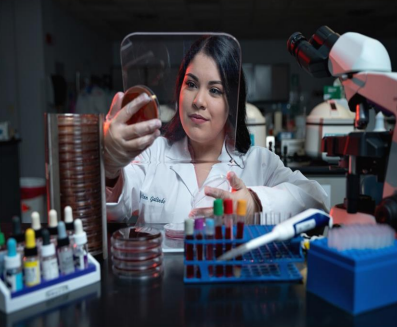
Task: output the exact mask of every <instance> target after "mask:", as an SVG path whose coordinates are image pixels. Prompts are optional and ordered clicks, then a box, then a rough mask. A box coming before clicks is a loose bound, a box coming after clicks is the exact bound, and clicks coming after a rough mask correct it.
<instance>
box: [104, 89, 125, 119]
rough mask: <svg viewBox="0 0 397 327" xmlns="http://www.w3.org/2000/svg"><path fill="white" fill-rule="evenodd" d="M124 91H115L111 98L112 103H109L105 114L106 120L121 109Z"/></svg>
mask: <svg viewBox="0 0 397 327" xmlns="http://www.w3.org/2000/svg"><path fill="white" fill-rule="evenodd" d="M123 97H124V93H123V92H117V93H116V94H115V95H114V97H113V100H112V104H111V105H110V109H109V112H108V113H107V115H106V121H110V120H112V119H113V118H114V117H115V116H116V115H117V113H118V112H119V111H120V110H121V103H122V102H123Z"/></svg>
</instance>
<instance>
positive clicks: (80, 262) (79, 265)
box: [73, 219, 88, 270]
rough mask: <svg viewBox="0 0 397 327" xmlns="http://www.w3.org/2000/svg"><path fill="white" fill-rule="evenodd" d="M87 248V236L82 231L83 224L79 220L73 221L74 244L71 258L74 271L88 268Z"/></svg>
mask: <svg viewBox="0 0 397 327" xmlns="http://www.w3.org/2000/svg"><path fill="white" fill-rule="evenodd" d="M87 253H88V246H87V234H86V233H85V232H84V231H83V224H82V222H81V220H80V219H76V220H75V221H74V244H73V257H74V264H75V266H76V269H79V270H82V269H86V268H87V267H88V258H87Z"/></svg>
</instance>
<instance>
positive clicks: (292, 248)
mask: <svg viewBox="0 0 397 327" xmlns="http://www.w3.org/2000/svg"><path fill="white" fill-rule="evenodd" d="M273 227H274V226H269V225H246V226H244V237H243V238H242V239H235V235H236V226H234V227H233V239H232V240H227V239H222V240H216V239H211V240H208V239H203V240H196V239H193V240H190V239H185V246H187V245H189V244H190V245H193V247H194V253H196V252H197V251H196V249H197V246H198V245H199V246H200V245H202V246H203V248H204V250H203V253H204V255H205V253H206V250H205V249H206V247H207V246H208V245H212V246H213V247H214V248H215V246H216V245H217V244H222V245H223V252H225V251H226V248H227V245H229V246H230V244H231V245H232V247H237V246H238V245H240V244H242V243H246V242H248V241H250V240H251V239H253V238H256V237H258V236H261V235H264V234H266V233H269V232H270V231H271V230H272V229H273ZM223 234H224V226H223ZM301 240H302V239H301V237H296V238H293V239H292V240H290V241H286V242H271V243H269V244H267V245H264V246H261V247H260V248H258V249H255V250H253V251H250V252H248V253H246V254H244V255H243V256H242V259H241V260H238V259H236V258H235V259H233V260H230V261H216V260H215V259H214V260H206V259H205V257H204V259H203V260H196V256H195V257H194V259H193V260H186V250H185V258H184V265H185V272H184V279H183V280H184V282H185V283H229V282H230V283H233V282H260V281H273V282H277V281H283V282H287V281H288V282H299V281H301V280H302V275H301V274H300V272H299V270H298V269H297V268H296V266H295V263H297V262H302V261H304V256H303V253H302V248H301V246H300V244H301ZM213 258H215V254H214V256H213ZM187 266H193V267H194V271H195V274H194V277H192V278H188V276H187V273H186V271H187V269H186V268H187ZM217 266H223V267H224V269H223V270H224V271H225V270H226V267H228V266H232V267H236V266H240V267H241V275H240V277H236V276H225V275H223V276H219V277H217V276H216V267H217ZM211 267H212V268H211ZM198 270H199V271H200V272H199V273H197V271H198ZM210 270H212V274H210ZM198 276H199V277H198Z"/></svg>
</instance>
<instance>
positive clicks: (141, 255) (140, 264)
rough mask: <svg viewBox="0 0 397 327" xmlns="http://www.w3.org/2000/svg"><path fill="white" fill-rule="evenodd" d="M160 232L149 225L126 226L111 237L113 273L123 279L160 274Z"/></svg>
mask: <svg viewBox="0 0 397 327" xmlns="http://www.w3.org/2000/svg"><path fill="white" fill-rule="evenodd" d="M161 244H162V236H161V232H160V231H159V230H157V229H154V228H151V227H126V228H122V229H119V230H118V231H116V232H114V233H113V235H112V237H111V253H112V269H113V273H114V274H115V275H117V276H118V277H121V278H124V279H139V280H142V279H151V278H157V277H159V276H161V273H162V270H163V269H162V263H163V252H162V248H161Z"/></svg>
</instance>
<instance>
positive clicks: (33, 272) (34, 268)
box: [23, 261, 40, 286]
mask: <svg viewBox="0 0 397 327" xmlns="http://www.w3.org/2000/svg"><path fill="white" fill-rule="evenodd" d="M23 266H24V271H25V284H26V286H34V285H37V284H39V283H40V265H39V261H25V262H24V263H23Z"/></svg>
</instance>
